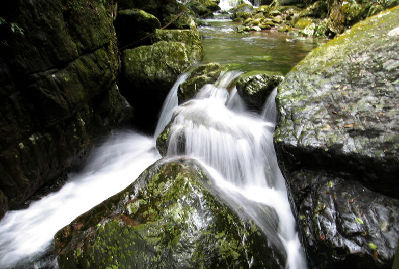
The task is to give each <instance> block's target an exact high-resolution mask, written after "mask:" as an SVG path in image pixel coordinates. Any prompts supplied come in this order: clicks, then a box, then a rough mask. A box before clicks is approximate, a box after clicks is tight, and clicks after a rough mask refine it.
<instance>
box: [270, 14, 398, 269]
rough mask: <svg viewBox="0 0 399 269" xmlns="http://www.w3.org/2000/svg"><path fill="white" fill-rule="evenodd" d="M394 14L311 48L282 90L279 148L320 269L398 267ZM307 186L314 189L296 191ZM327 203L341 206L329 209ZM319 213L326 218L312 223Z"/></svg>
mask: <svg viewBox="0 0 399 269" xmlns="http://www.w3.org/2000/svg"><path fill="white" fill-rule="evenodd" d="M398 16H399V7H396V8H393V9H390V10H387V11H384V12H383V13H381V14H379V15H377V16H374V17H370V18H368V19H366V20H365V21H363V22H360V23H358V24H355V25H354V26H353V27H352V29H351V30H350V31H347V32H346V33H345V34H343V35H341V36H339V37H338V38H335V39H334V40H332V41H330V42H328V43H327V44H325V45H323V46H321V47H319V48H317V49H315V50H314V51H312V52H311V53H310V54H309V55H308V56H307V57H306V58H305V59H304V60H302V61H301V62H300V63H299V64H298V65H297V66H296V67H294V68H293V69H292V70H291V71H290V72H289V73H288V74H287V75H286V77H285V80H284V81H283V82H282V83H281V84H280V86H279V87H278V95H277V98H276V101H277V107H278V112H279V123H278V126H277V128H276V131H275V133H274V142H275V147H276V151H277V154H278V158H279V162H280V166H281V167H282V170H283V173H284V175H285V176H286V178H287V181H288V183H289V184H288V186H289V188H290V189H291V191H292V195H293V197H296V198H295V199H294V200H295V203H296V204H295V207H296V208H297V209H298V210H299V214H302V215H304V216H305V219H306V220H307V221H306V223H305V224H303V226H302V229H303V232H302V237H303V241H304V245H305V247H306V249H307V251H308V253H309V255H308V257H309V258H310V259H312V260H314V261H315V263H316V267H317V266H321V267H322V268H337V267H339V266H342V265H345V267H352V266H357V265H358V264H359V266H360V267H362V268H380V267H381V268H389V267H390V266H391V265H392V261H393V255H394V251H395V248H396V240H397V238H398V237H399V234H398V230H397V223H398V222H397V220H396V218H397V215H395V214H397V213H392V212H398V211H397V205H398V204H397V202H398V198H399V194H398V192H397V191H396V190H397V189H399V182H398V180H397V175H398V174H399V158H398V156H399V152H398V151H399V140H398V132H397V128H396V126H398V125H399V118H398V116H397V115H398V113H399V112H398V108H397V105H396V103H397V102H398V100H399V61H398V59H397V57H395V56H394V55H396V54H397V51H398V50H399V42H398V41H399V35H398V34H395V33H397V32H398V30H397V29H398V24H397V18H398ZM303 170H306V171H307V172H306V173H302V172H301V171H303ZM326 175H327V176H326ZM328 178H329V179H331V180H332V183H331V185H332V186H335V183H336V182H339V185H340V187H339V188H340V190H339V191H338V190H337V191H334V189H333V188H332V189H328V188H326V186H327V185H330V183H325V182H328ZM307 180H310V181H312V182H313V183H312V185H309V186H311V187H310V188H307V187H304V188H302V189H300V190H296V187H297V186H296V185H298V184H300V182H302V181H307ZM323 182H324V183H323ZM323 184H325V185H323ZM326 184H327V185H326ZM337 184H338V183H337ZM354 186H355V187H354ZM366 188H367V189H368V190H367V189H366ZM359 190H361V192H360V191H359ZM327 192H329V193H327ZM331 193H332V194H331ZM334 193H336V195H335V194H334ZM346 193H349V194H350V195H349V196H345V195H347V194H346ZM384 195H386V196H390V197H391V198H388V197H386V196H384ZM316 196H317V197H316ZM327 196H328V197H329V198H328V197H327ZM341 196H345V199H344V198H340V197H341ZM304 197H308V198H304ZM329 199H331V200H329ZM377 200H378V202H375V201H377ZM325 201H332V202H333V203H334V206H335V207H336V208H335V209H334V208H332V209H331V210H330V209H329V208H331V205H330V206H329V205H326V209H324V206H323V203H325ZM357 202H358V203H359V206H361V207H359V208H358V207H356V206H357V204H356V203H357ZM317 203H320V204H321V206H322V207H321V208H319V209H317ZM329 203H330V202H329ZM383 205H387V209H384V208H383V207H384V206H383ZM388 205H389V206H388ZM346 207H349V208H348V209H347V208H346ZM312 208H313V209H312ZM337 208H341V209H342V211H340V210H341V209H337ZM388 208H389V209H388ZM348 210H349V211H348ZM384 210H387V211H384ZM312 211H313V213H310V212H312ZM350 211H352V213H350ZM317 212H319V216H320V214H321V212H322V213H323V217H322V216H320V218H316V219H314V218H313V217H314V216H315V215H316V213H317ZM376 212H380V213H376ZM383 212H385V213H383ZM312 214H313V215H312ZM348 214H349V215H348ZM354 215H355V216H356V217H355V222H354V221H353V218H354V217H353V216H354ZM349 217H350V218H351V220H350V222H349V220H348V218H349ZM322 218H325V220H322ZM356 218H359V219H360V221H357V219H356ZM365 220H367V221H365ZM333 222H335V224H334V225H335V226H336V227H337V229H335V228H334V226H333V225H332V224H331V223H333ZM356 222H357V224H356ZM384 222H387V223H388V224H389V225H390V226H389V228H388V229H387V228H386V227H385V225H382V223H384ZM330 224H331V225H330ZM304 225H305V226H304ZM331 227H333V228H331ZM307 231H309V232H307ZM387 231H388V232H387ZM334 233H337V234H340V235H341V239H338V240H336V239H334V238H335V237H334V235H333V234H334ZM380 238H381V239H380ZM390 238H392V239H394V241H392V240H391V239H390ZM381 240H382V241H381ZM392 242H395V243H392ZM368 243H371V244H370V245H368ZM374 245H376V247H374ZM375 250H376V251H375ZM331 253H333V255H331ZM335 254H337V255H335ZM327 256H328V257H329V258H326V257H327ZM324 259H327V261H326V262H323V260H324ZM318 263H320V264H318ZM317 264H318V265H317Z"/></svg>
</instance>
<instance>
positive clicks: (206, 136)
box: [167, 72, 306, 269]
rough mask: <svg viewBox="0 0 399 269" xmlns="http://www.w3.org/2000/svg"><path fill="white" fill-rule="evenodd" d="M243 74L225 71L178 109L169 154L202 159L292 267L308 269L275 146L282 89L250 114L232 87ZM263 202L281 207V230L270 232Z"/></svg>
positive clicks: (279, 210)
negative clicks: (278, 245) (259, 113)
mask: <svg viewBox="0 0 399 269" xmlns="http://www.w3.org/2000/svg"><path fill="white" fill-rule="evenodd" d="M239 74H240V73H239V72H226V73H223V74H222V75H221V76H220V77H219V79H218V81H217V82H216V83H215V85H209V84H208V85H205V86H204V87H203V88H202V89H201V90H200V91H199V93H198V94H197V96H196V98H194V99H192V100H190V101H188V102H186V103H184V104H182V105H180V106H178V107H175V108H174V109H173V122H172V124H171V126H170V136H169V145H168V152H167V155H168V156H177V155H187V156H190V157H192V158H195V159H197V160H199V161H200V162H201V163H202V164H203V166H204V167H205V169H206V170H207V171H208V172H209V173H210V174H211V175H212V177H213V179H214V180H215V183H216V185H217V186H219V187H220V190H221V191H222V192H223V193H225V195H226V197H228V200H230V201H232V203H233V204H234V205H235V206H237V207H239V208H244V209H245V212H247V213H248V214H249V215H250V216H251V217H252V218H253V220H254V221H255V222H256V223H257V224H258V225H259V227H260V228H261V229H262V230H263V231H264V232H265V234H266V235H268V237H269V238H271V240H272V241H277V240H274V239H273V238H276V237H277V238H278V239H279V240H281V242H282V244H283V245H284V249H285V251H286V253H287V255H288V260H287V267H288V268H291V269H293V268H301V269H302V268H306V262H305V259H304V256H303V254H302V251H301V246H300V243H299V239H298V236H297V233H296V230H295V220H294V217H293V215H292V213H291V208H290V204H289V202H288V198H287V191H286V187H285V181H284V178H283V176H282V174H281V172H280V169H279V167H278V164H277V159H276V155H275V151H274V146H273V131H274V127H275V123H276V121H275V120H276V111H275V110H276V109H275V104H274V98H275V94H276V91H277V90H275V91H274V92H273V94H272V95H271V96H270V98H269V100H267V102H266V103H265V109H264V112H263V115H262V116H254V115H252V114H249V113H248V112H246V109H245V106H244V105H243V103H242V101H241V100H240V99H241V98H240V97H239V96H238V95H237V94H236V91H235V89H234V88H232V89H231V92H229V89H228V88H229V87H230V88H231V84H232V81H233V80H234V78H236V77H237V76H238V75H239ZM241 197H245V199H242V198H241ZM248 201H251V202H248ZM259 203H260V204H264V205H267V206H269V207H272V208H274V209H275V211H276V212H277V215H278V219H279V233H278V235H276V234H275V232H273V233H272V232H271V230H270V228H269V225H268V221H267V216H259V214H256V207H257V204H259ZM264 217H266V220H265V219H264Z"/></svg>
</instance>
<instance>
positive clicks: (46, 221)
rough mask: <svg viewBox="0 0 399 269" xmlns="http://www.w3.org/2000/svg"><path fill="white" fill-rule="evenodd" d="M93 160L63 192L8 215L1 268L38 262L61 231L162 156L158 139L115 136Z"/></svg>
mask: <svg viewBox="0 0 399 269" xmlns="http://www.w3.org/2000/svg"><path fill="white" fill-rule="evenodd" d="M92 156H93V157H92V158H91V160H89V163H88V166H87V167H86V168H85V169H84V171H82V172H81V173H79V174H76V175H71V176H70V179H69V181H68V183H66V184H65V185H64V186H63V187H62V189H61V190H60V191H59V192H57V193H52V194H49V195H48V196H46V197H43V198H42V199H41V200H39V201H36V202H33V203H32V204H31V205H30V206H29V208H27V209H24V210H17V211H9V212H7V214H6V216H5V217H4V218H3V219H2V221H1V222H0V268H7V267H9V266H14V265H16V264H17V263H24V262H25V263H26V262H28V263H29V261H30V260H34V258H35V256H38V255H40V254H41V253H43V252H44V251H45V250H46V249H47V248H48V247H49V246H50V243H51V242H52V240H53V237H54V235H55V233H56V232H57V231H59V230H60V229H61V228H63V227H64V226H65V225H67V224H69V223H70V222H71V221H72V220H74V219H75V218H76V217H77V216H79V215H80V214H82V213H84V212H86V211H87V210H89V209H91V208H92V207H94V206H95V205H97V204H99V203H101V202H102V201H103V200H105V199H107V198H108V197H110V196H112V195H114V194H116V193H118V192H119V191H121V190H123V189H124V188H125V187H127V186H128V185H129V184H130V183H132V182H133V181H134V180H135V179H136V178H137V177H138V175H139V174H140V173H141V172H142V171H143V170H144V169H145V168H147V167H148V166H149V165H151V164H152V163H153V162H155V161H156V160H157V159H158V158H159V157H160V156H159V154H158V153H157V152H156V150H155V148H154V141H153V139H151V138H149V137H145V136H143V135H140V134H138V133H136V132H133V131H125V132H119V133H116V134H114V135H112V136H111V137H110V138H109V139H108V141H107V142H106V143H105V144H104V145H102V146H101V147H99V148H98V149H97V150H96V151H95V152H94V153H93V154H92ZM31 267H35V266H31Z"/></svg>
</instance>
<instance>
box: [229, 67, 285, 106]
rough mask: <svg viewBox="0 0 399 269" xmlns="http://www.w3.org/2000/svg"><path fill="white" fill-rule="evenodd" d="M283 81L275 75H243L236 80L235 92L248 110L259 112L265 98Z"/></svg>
mask: <svg viewBox="0 0 399 269" xmlns="http://www.w3.org/2000/svg"><path fill="white" fill-rule="evenodd" d="M283 79H284V77H283V76H282V75H280V74H275V73H266V72H249V73H245V74H243V75H241V76H240V77H239V78H238V80H237V83H236V87H237V92H238V94H239V95H240V96H241V97H242V99H243V100H244V101H245V103H246V104H247V105H248V107H249V108H250V109H253V110H256V111H261V110H262V108H263V105H264V103H265V102H266V100H267V97H269V95H270V93H271V92H272V91H273V90H274V88H276V87H277V86H278V85H279V84H280V82H281V81H282V80H283Z"/></svg>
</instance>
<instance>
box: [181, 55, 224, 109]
mask: <svg viewBox="0 0 399 269" xmlns="http://www.w3.org/2000/svg"><path fill="white" fill-rule="evenodd" d="M223 70H224V67H223V66H222V65H220V64H218V63H209V64H206V65H201V66H198V67H196V68H194V69H193V70H192V71H191V73H190V76H189V77H188V78H187V80H186V81H185V82H184V83H183V84H181V85H180V86H179V89H178V91H177V97H178V100H179V104H181V103H183V102H185V101H187V100H189V99H191V98H193V97H194V96H195V95H196V94H197V93H198V92H199V90H200V89H201V88H202V87H203V86H204V85H205V84H213V83H215V82H216V80H217V79H218V77H219V76H220V73H221V72H222V71H223Z"/></svg>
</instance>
